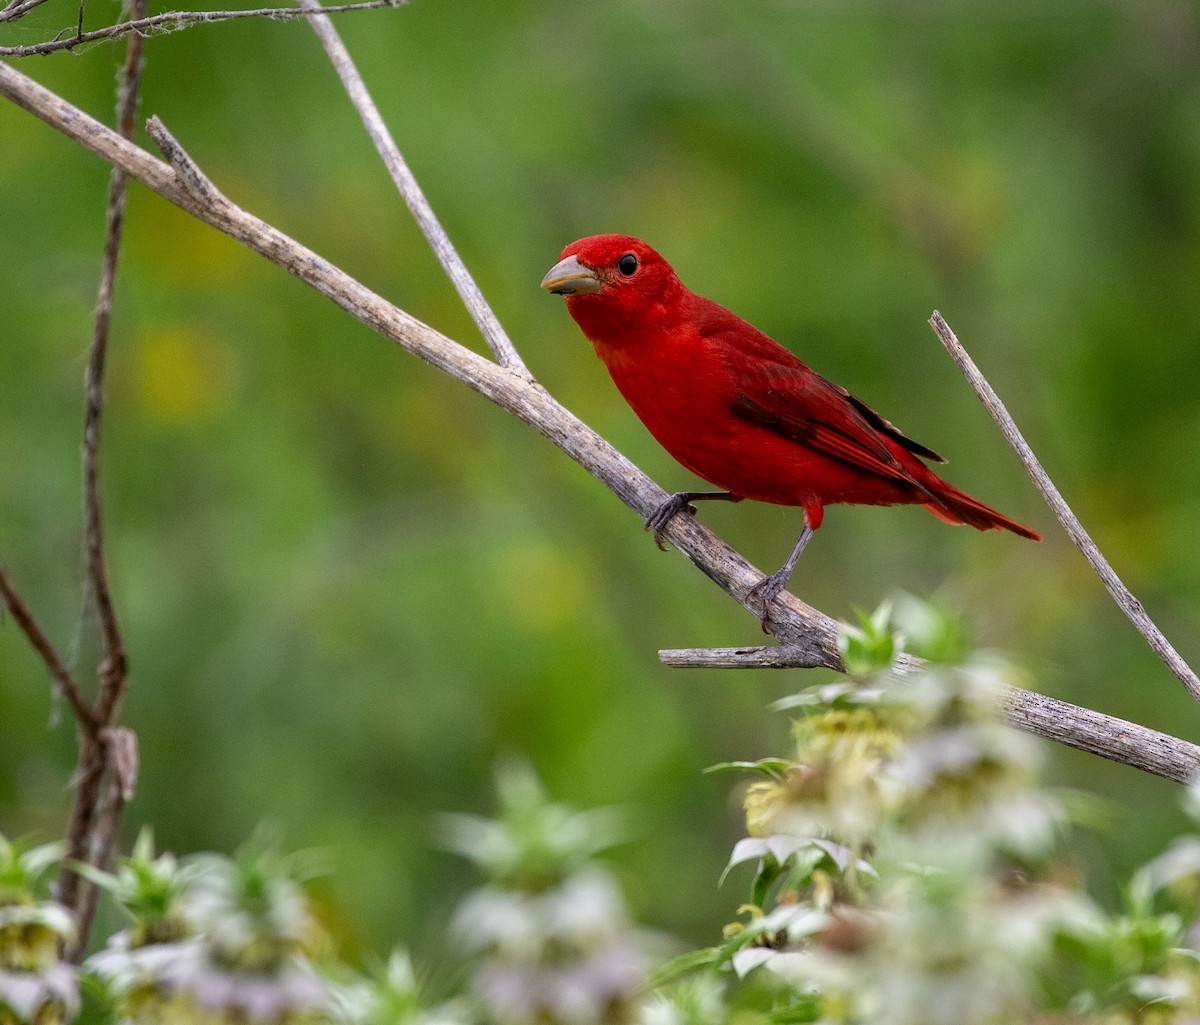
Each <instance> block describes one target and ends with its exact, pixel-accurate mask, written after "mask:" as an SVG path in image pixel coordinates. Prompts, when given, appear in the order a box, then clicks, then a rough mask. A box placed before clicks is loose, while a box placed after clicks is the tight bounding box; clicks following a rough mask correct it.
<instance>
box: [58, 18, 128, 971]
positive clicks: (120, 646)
mask: <svg viewBox="0 0 1200 1025" xmlns="http://www.w3.org/2000/svg"><path fill="white" fill-rule="evenodd" d="M146 7H147V0H133V2H132V6H131V10H130V13H131V14H132V15H133V18H134V19H135V20H137V19H139V18H144V17H145V14H146ZM143 57H144V47H143V37H142V36H141V35H139V34H137V33H134V34H133V35H131V36H130V37H129V42H128V44H127V45H126V50H125V64H124V66H123V67H122V69H121V74H120V77H119V79H118V84H117V131H118V133H119V134H120V136H121V138H123V139H126V140H128V139H132V138H133V130H134V124H135V121H136V118H137V108H138V96H139V93H140V91H141V78H142V65H143ZM128 191H129V190H128V175H127V174H126V173H125V171H124V170H123V169H122V168H120V167H117V166H115V165H114V166H113V169H112V173H111V174H110V175H109V180H108V203H107V205H106V207H105V224H104V250H103V257H102V259H101V264H100V282H99V285H98V287H97V294H96V310H95V323H94V326H93V331H92V346H91V353H90V355H89V358H88V366H87V372H86V374H85V376H84V414H83V510H84V517H83V518H84V549H85V552H86V563H87V578H88V588H89V593H90V596H91V599H92V601H93V602H94V603H95V609H96V618H97V620H98V622H99V625H100V634H101V637H102V639H103V644H104V655H103V658H102V659H101V661H100V665H99V668H98V675H99V677H100V686H99V693H98V695H97V698H96V706H95V707H96V717H97V719H98V720H99V722H100V726H101V728H100V730H99V731H95V732H93V733H91V734H89V735H87V736H81V738H80V745H79V763H78V767H77V769H76V777H77V780H78V782H77V786H76V789H75V807H74V809H73V810H72V813H71V821H70V826H69V828H68V832H67V856H66V859H65V860H64V868H63V871H62V874H61V876H60V878H59V881H58V897H59V900H60V901H61V902H62V903H63V905H64V906H66V907H67V908H69V909H71V910H72V911H74V912H75V941H74V946H73V948H72V950H71V956H72V957H74V958H75V959H76V960H79V959H81V958H82V956H83V953H84V951H85V950H86V949H87V942H88V934H89V933H90V932H91V927H92V919H93V917H94V915H95V912H96V892H95V891H96V884H95V883H93V882H90V881H85V880H84V879H83V878H82V877H80V876H79V874H78V873H77V872H75V870H74V869H73V868H71V867H70V866H71V865H72V864H74V863H76V862H84V863H87V864H91V865H93V866H94V867H96V868H99V869H104V868H107V865H108V859H109V857H110V855H111V853H112V848H113V844H114V843H115V839H116V834H117V830H118V828H119V826H120V821H121V812H122V810H123V809H124V807H125V801H126V797H125V795H126V793H127V792H128V790H129V789H130V787H129V786H126V784H125V781H124V780H122V779H121V778H119V777H121V776H122V773H121V772H119V771H118V769H117V767H115V764H114V763H115V760H117V759H123V758H124V747H127V746H128V744H129V741H128V740H126V739H122V741H121V747H120V748H118V746H117V745H116V744H114V743H112V742H110V740H111V738H112V737H117V736H119V737H121V738H126V737H132V734H131V733H130V732H129V731H128V730H121V731H117V730H112V729H109V728H108V727H109V724H110V723H111V722H112V721H113V717H114V716H115V715H116V713H117V708H118V706H119V704H120V701H121V697H122V695H123V694H124V692H125V686H126V681H127V679H128V657H127V654H126V650H125V639H124V637H123V636H122V634H121V629H120V626H119V625H118V623H117V613H116V609H115V607H114V605H113V599H112V591H111V589H110V587H109V582H108V569H107V567H106V564H105V558H104V530H103V517H102V514H101V509H102V503H101V496H100V424H101V417H102V415H103V411H104V368H105V363H106V361H107V358H108V338H109V328H110V326H111V323H112V305H113V286H114V284H115V282H116V277H117V262H118V260H119V257H120V253H121V237H122V230H123V227H124V224H125V204H126V197H127V194H128ZM133 745H134V750H136V741H133Z"/></svg>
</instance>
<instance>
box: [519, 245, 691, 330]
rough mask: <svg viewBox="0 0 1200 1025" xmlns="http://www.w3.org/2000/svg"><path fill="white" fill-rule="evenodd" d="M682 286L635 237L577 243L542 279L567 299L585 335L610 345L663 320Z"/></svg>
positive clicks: (659, 260)
mask: <svg viewBox="0 0 1200 1025" xmlns="http://www.w3.org/2000/svg"><path fill="white" fill-rule="evenodd" d="M682 287H683V286H682V285H681V284H680V282H679V278H678V277H676V275H675V271H674V270H672V269H671V265H670V264H669V263H667V261H666V260H664V259H663V258H662V257H661V256H659V255H658V253H656V252H655V251H654V250H653V249H651V248H650V247H649V246H648V245H646V243H645V242H642V241H641V240H640V239H636V238H633V237H632V236H630V235H592V236H590V237H588V238H581V239H579V240H578V241H576V242H572V243H571V244H570V245H569V246H567V248H566V249H564V250H563V251H562V257H561V258H560V259H559V261H558V263H556V264H555V265H554V266H553V267H551V268H550V270H549V271H547V272H546V276H545V277H544V278H542V288H544V289H546V290H547V291H549V292H553V293H555V294H556V295H561V296H563V297H564V298H565V299H566V301H567V309H568V311H569V312H570V314H571V316H572V317H573V318H574V319H575V322H576V323H577V324H579V326H580V327H581V328H582V329H583V332H584V334H586V335H587V336H588V337H589V338H591V339H592V341H593V342H604V343H608V344H613V343H618V342H620V341H621V338H622V336H623V335H624V334H626V333H627V332H629V331H630V330H632V329H634V328H639V327H642V328H645V327H652V326H654V325H656V324H658V323H660V322H661V321H662V320H663V318H664V317H666V316H668V315H669V313H670V311H671V310H672V309H674V308H675V302H674V300H675V299H676V297H677V290H678V289H681V288H682Z"/></svg>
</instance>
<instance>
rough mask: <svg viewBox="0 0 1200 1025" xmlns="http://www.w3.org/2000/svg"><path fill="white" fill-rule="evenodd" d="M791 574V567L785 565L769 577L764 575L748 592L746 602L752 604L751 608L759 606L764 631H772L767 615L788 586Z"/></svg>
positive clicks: (758, 610) (758, 612) (758, 614)
mask: <svg viewBox="0 0 1200 1025" xmlns="http://www.w3.org/2000/svg"><path fill="white" fill-rule="evenodd" d="M791 575H792V574H791V567H790V566H784V567H783V568H782V569H778V570H776V571H775V572H774V573H772V574H771V575H770V576H769V577H763V578H762V580H760V581H759V582H758V583H757V584H755V585H754V586H753V587H752V588H750V590H749V591H747V592H746V604H747V605H749V606H750V608H751V610H754V607H755V606H758V609H757V612H756V614H757V616H758V618H759V620H760V622H761V623H762V629H763V633H769V632H770V631H768V630H767V617H768V616H769V615H770V613H771V602H773V601H774V600H775V599H776V598H777V597H779V592H780V591H782V590H783V589H784V588H785V587H787V582H788V578H789V577H790V576H791Z"/></svg>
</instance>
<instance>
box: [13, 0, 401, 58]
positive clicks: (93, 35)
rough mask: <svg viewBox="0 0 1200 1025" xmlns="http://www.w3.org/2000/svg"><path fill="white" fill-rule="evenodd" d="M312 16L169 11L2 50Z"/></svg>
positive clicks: (44, 49) (368, 0) (20, 53)
mask: <svg viewBox="0 0 1200 1025" xmlns="http://www.w3.org/2000/svg"><path fill="white" fill-rule="evenodd" d="M39 2H40V0H39ZM405 3H408V0H365V2H362V3H352V4H333V5H331V6H329V7H319V8H315V9H314V10H315V11H319V12H320V13H321V14H343V13H345V12H346V11H374V10H378V9H379V8H381V7H399V6H400V5H401V4H405ZM312 14H313V11H311V10H303V11H302V10H300V9H299V8H295V7H258V8H255V9H254V10H248V11H167V12H165V13H163V14H155V15H152V16H150V17H149V18H133V19H131V20H130V21H122V22H118V23H117V24H115V25H109V26H108V27H107V28H98V29H93V30H92V31H91V32H80V31H78V30H75V31H73V32H72V34H71V35H69V36H65V37H63V38H55V39H48V40H46V41H45V42H43V43H30V44H29V45H28V46H0V57H35V56H38V55H40V54H48V53H55V52H56V51H58V50H70V49H73V48H74V47H76V46H83V45H84V44H86V43H94V42H96V41H97V40H100V39H119V38H121V37H122V36H127V35H129V33H131V32H136V33H137V34H138V35H143V36H146V35H154V34H162V33H167V32H178V31H179V30H180V29H185V28H187V27H189V26H190V25H197V24H204V25H209V24H214V23H216V22H219V21H234V20H236V19H238V18H267V19H270V20H271V21H296V20H297V19H299V18H308V17H311V16H312Z"/></svg>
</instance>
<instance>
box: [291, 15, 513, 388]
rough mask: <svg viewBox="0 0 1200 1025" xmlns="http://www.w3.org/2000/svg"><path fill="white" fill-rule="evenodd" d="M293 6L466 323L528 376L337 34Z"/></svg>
mask: <svg viewBox="0 0 1200 1025" xmlns="http://www.w3.org/2000/svg"><path fill="white" fill-rule="evenodd" d="M297 2H298V4H299V6H300V7H301V9H302V10H304V11H307V12H309V13H311V14H312V17H311V18H309V21H308V23H309V24H310V25H311V26H312V28H313V31H314V32H316V34H317V38H318V39H320V41H321V45H322V46H323V47H324V48H325V53H326V54H327V55H328V56H329V60H330V61H331V62H332V64H333V66H334V69H335V70H336V71H337V73H338V77H339V78H340V79H341V80H342V85H343V86H344V87H345V90H346V94H347V95H348V96H349V97H350V102H351V103H353V104H354V109H355V110H356V111H358V116H359V117H360V118H362V122H363V125H364V126H365V127H366V129H367V134H368V135H369V136H370V137H371V141H372V142H373V143H374V144H375V149H376V150H378V151H379V155H380V156H381V157H382V158H383V162H384V164H385V165H386V167H387V169H388V173H389V174H390V175H391V176H392V181H393V182H395V183H396V188H397V189H399V191H400V195H401V197H402V198H403V199H404V202H405V204H406V205H407V206H408V209H409V210H410V211H411V212H412V215H413V217H414V218H415V219H416V222H417V224H418V225H419V227H420V228H421V231H422V232H423V233H424V235H425V238H426V240H427V241H428V242H429V246H430V248H431V249H432V250H433V252H434V255H435V256H437V258H438V261H439V262H440V263H441V265H442V269H443V270H444V271H445V272H446V276H447V277H448V278H449V279H450V282H451V284H453V285H454V287H455V289H456V290H457V291H458V295H459V298H460V299H462V302H463V305H464V306H466V308H467V312H468V313H470V315H471V319H472V320H474V321H475V326H476V327H478V328H479V332H480V334H482V335H483V338H484V341H486V342H487V344H488V348H489V349H491V350H492V355H493V356H495V358H496V362H497V363H499V364H500V365H501V366H502V367H508V368H509V369H510V370H513V371H515V372H516V373H519V374H521V375H522V376H524V377H527V378H528V377H531V375H530V373H529V371H528V370H527V369H526V367H525V363H524V362H523V361H522V359H521V357H520V356H519V355H518V354H517V350H516V347H515V346H514V345H513V343H512V340H511V339H510V338H509V337H508V334H507V333H506V332H505V330H504V328H503V327H502V326H501V325H500V320H499V318H497V316H496V314H495V312H494V311H493V310H492V307H491V306H490V305H489V304H488V301H487V300H486V299H485V298H484V297H483V292H482V291H480V288H479V286H478V285H477V284H476V283H475V279H474V278H473V277H472V276H471V272H470V271H469V270H467V265H466V264H465V263H463V261H462V258H461V257H460V256H459V255H458V250H456V249H455V248H454V244H453V243H452V242H451V241H450V237H449V236H448V235H447V234H446V231H445V229H444V228H443V227H442V225H441V223H440V222H439V221H438V219H437V215H436V214H435V213H434V212H433V207H431V206H430V205H429V200H428V199H426V198H425V193H424V191H423V190H422V189H421V186H420V185H419V184H418V183H417V179H416V177H415V176H414V175H413V173H412V171H410V170H409V167H408V163H407V161H406V160H405V159H404V156H403V155H402V154H401V152H400V147H398V146H397V145H396V141H395V140H394V139H393V138H392V133H391V132H389V131H388V128H387V125H385V124H384V122H383V118H382V117H381V116H380V114H379V108H378V107H376V106H375V101H374V100H373V99H371V94H370V93H369V92H368V91H367V85H366V83H365V82H364V81H363V79H362V75H360V74H359V72H358V68H357V67H356V66H355V64H354V60H353V58H352V57H351V56H350V51H349V50H347V49H346V45H345V44H344V43H343V42H342V39H341V36H340V35H338V31H337V29H336V28H335V27H334V24H333V21H332V20H331V19H330V18H329V17H327V16H326V15H324V14H322V13H319V12H320V6H319V5H318V4H317V3H316V0H297Z"/></svg>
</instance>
